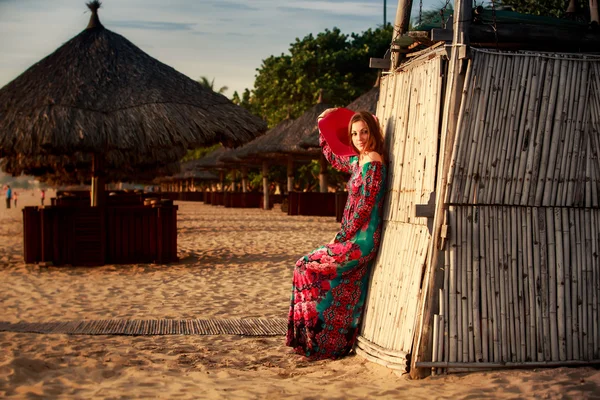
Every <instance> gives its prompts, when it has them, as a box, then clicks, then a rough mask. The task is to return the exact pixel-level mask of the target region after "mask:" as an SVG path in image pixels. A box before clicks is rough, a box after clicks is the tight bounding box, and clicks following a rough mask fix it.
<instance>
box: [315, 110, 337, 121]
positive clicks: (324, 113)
mask: <svg viewBox="0 0 600 400" xmlns="http://www.w3.org/2000/svg"><path fill="white" fill-rule="evenodd" d="M335 110H337V107H336V108H328V109H327V110H325V111H323V112H322V113H321V114H320V115H319V116H318V117H317V121H319V120H321V119H323V118H325V117H326V116H327V114H329V113H331V112H334V111H335Z"/></svg>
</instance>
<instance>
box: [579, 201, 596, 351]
mask: <svg viewBox="0 0 600 400" xmlns="http://www.w3.org/2000/svg"><path fill="white" fill-rule="evenodd" d="M583 212H584V218H585V223H584V224H583V225H584V226H585V283H586V289H585V290H586V297H587V302H586V305H587V331H586V332H587V346H588V354H587V359H588V360H589V359H592V358H593V355H594V351H595V349H594V325H595V323H596V321H597V317H598V316H597V315H594V306H593V301H594V290H593V281H594V279H593V272H592V264H593V261H592V254H593V253H592V252H593V248H592V224H591V223H590V222H591V210H590V209H589V208H586V209H584V211H583ZM596 314H597V313H596Z"/></svg>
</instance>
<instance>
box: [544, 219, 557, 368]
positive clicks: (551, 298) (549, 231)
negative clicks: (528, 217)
mask: <svg viewBox="0 0 600 400" xmlns="http://www.w3.org/2000/svg"><path fill="white" fill-rule="evenodd" d="M545 212H546V240H547V242H546V246H547V247H546V249H547V254H548V259H547V265H548V267H547V268H548V319H549V322H550V346H551V347H550V354H551V360H554V361H557V360H559V344H558V326H557V308H558V303H557V298H556V297H557V296H556V293H557V292H556V290H557V265H556V264H557V261H556V241H555V238H556V233H555V230H554V219H555V213H554V209H553V208H551V207H547V208H545Z"/></svg>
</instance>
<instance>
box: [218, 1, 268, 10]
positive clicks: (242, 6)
mask: <svg viewBox="0 0 600 400" xmlns="http://www.w3.org/2000/svg"><path fill="white" fill-rule="evenodd" d="M212 6H213V7H218V8H224V9H227V10H236V11H259V10H260V8H258V7H253V6H250V5H248V4H247V3H235V2H230V1H216V2H214V3H212Z"/></svg>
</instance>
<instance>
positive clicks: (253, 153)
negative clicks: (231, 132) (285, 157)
mask: <svg viewBox="0 0 600 400" xmlns="http://www.w3.org/2000/svg"><path fill="white" fill-rule="evenodd" d="M293 122H294V120H292V119H284V120H283V121H281V122H280V123H278V124H277V125H276V126H275V127H273V128H271V129H269V130H268V131H267V133H265V134H264V135H262V136H260V137H257V138H256V139H254V140H253V141H251V142H249V143H246V144H245V145H243V146H241V147H238V148H236V149H233V150H232V151H230V152H229V153H227V154H225V155H223V156H222V157H221V161H223V162H225V163H228V164H238V165H241V164H246V165H259V164H260V163H262V158H261V157H260V155H261V154H262V151H263V149H265V148H267V147H269V146H270V145H271V143H273V142H275V141H277V140H279V137H280V136H281V134H282V133H283V132H284V131H285V130H286V129H287V128H288V127H289V126H290V125H291V124H292V123H293Z"/></svg>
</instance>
